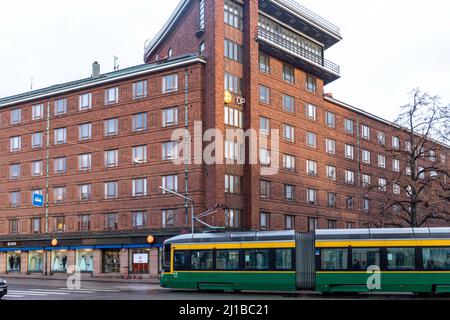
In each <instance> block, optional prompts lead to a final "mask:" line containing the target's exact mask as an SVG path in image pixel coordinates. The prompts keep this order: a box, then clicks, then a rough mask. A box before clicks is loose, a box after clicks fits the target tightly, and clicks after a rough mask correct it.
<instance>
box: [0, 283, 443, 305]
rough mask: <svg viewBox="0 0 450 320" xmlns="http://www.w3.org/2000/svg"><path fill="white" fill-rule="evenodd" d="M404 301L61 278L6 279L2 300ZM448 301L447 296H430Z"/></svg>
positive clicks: (407, 296)
mask: <svg viewBox="0 0 450 320" xmlns="http://www.w3.org/2000/svg"><path fill="white" fill-rule="evenodd" d="M330 299H332V300H354V299H358V300H361V299H363V300H392V299H395V300H406V299H423V297H419V296H415V295H412V294H396V295H381V294H377V295H339V296H323V295H321V294H318V293H314V292H294V293H264V292H261V293H259V292H258V293H256V292H243V293H239V294H235V293H224V292H206V293H205V292H195V291H184V290H171V289H165V288H161V287H160V286H159V285H158V284H156V283H155V284H153V283H145V284H144V283H143V284H140V283H124V282H104V281H82V282H81V288H80V289H77V290H71V289H68V288H67V286H66V281H64V280H59V279H58V280H53V279H52V280H50V279H46V280H42V279H23V278H20V279H19V278H10V279H8V295H6V296H5V297H4V298H3V300H266V301H273V300H330ZM433 299H439V300H441V299H442V300H448V299H449V297H448V296H442V297H437V298H436V297H433Z"/></svg>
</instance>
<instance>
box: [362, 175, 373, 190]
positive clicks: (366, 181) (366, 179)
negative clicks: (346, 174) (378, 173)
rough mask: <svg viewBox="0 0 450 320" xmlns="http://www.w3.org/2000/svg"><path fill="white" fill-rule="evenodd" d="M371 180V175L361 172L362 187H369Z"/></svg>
mask: <svg viewBox="0 0 450 320" xmlns="http://www.w3.org/2000/svg"><path fill="white" fill-rule="evenodd" d="M371 180H372V177H371V176H370V175H368V174H363V176H362V181H363V187H364V188H368V187H370V185H371Z"/></svg>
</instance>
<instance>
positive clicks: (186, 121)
mask: <svg viewBox="0 0 450 320" xmlns="http://www.w3.org/2000/svg"><path fill="white" fill-rule="evenodd" d="M188 82H189V72H188V70H187V69H186V70H185V71H184V83H185V84H184V128H185V133H184V196H185V197H187V196H188V193H189V165H188V163H189V162H188V161H189V159H188V155H189V154H190V152H187V147H188V146H189V141H188V130H189V107H188V97H189V84H188ZM184 215H185V217H184V218H185V219H184V221H185V224H186V228H187V226H188V221H189V209H188V200H187V199H185V200H184Z"/></svg>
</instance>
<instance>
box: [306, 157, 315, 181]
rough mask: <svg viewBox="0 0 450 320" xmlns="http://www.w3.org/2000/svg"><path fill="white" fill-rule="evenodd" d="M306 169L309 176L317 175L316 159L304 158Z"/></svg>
mask: <svg viewBox="0 0 450 320" xmlns="http://www.w3.org/2000/svg"><path fill="white" fill-rule="evenodd" d="M306 170H307V171H306V173H307V174H308V175H309V176H312V177H315V176H317V161H312V160H306Z"/></svg>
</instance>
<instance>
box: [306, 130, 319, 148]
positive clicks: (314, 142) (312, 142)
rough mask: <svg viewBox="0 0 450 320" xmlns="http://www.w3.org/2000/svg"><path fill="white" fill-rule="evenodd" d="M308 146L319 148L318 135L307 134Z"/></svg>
mask: <svg viewBox="0 0 450 320" xmlns="http://www.w3.org/2000/svg"><path fill="white" fill-rule="evenodd" d="M306 145H307V146H308V147H310V148H317V134H315V133H313V132H306Z"/></svg>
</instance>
